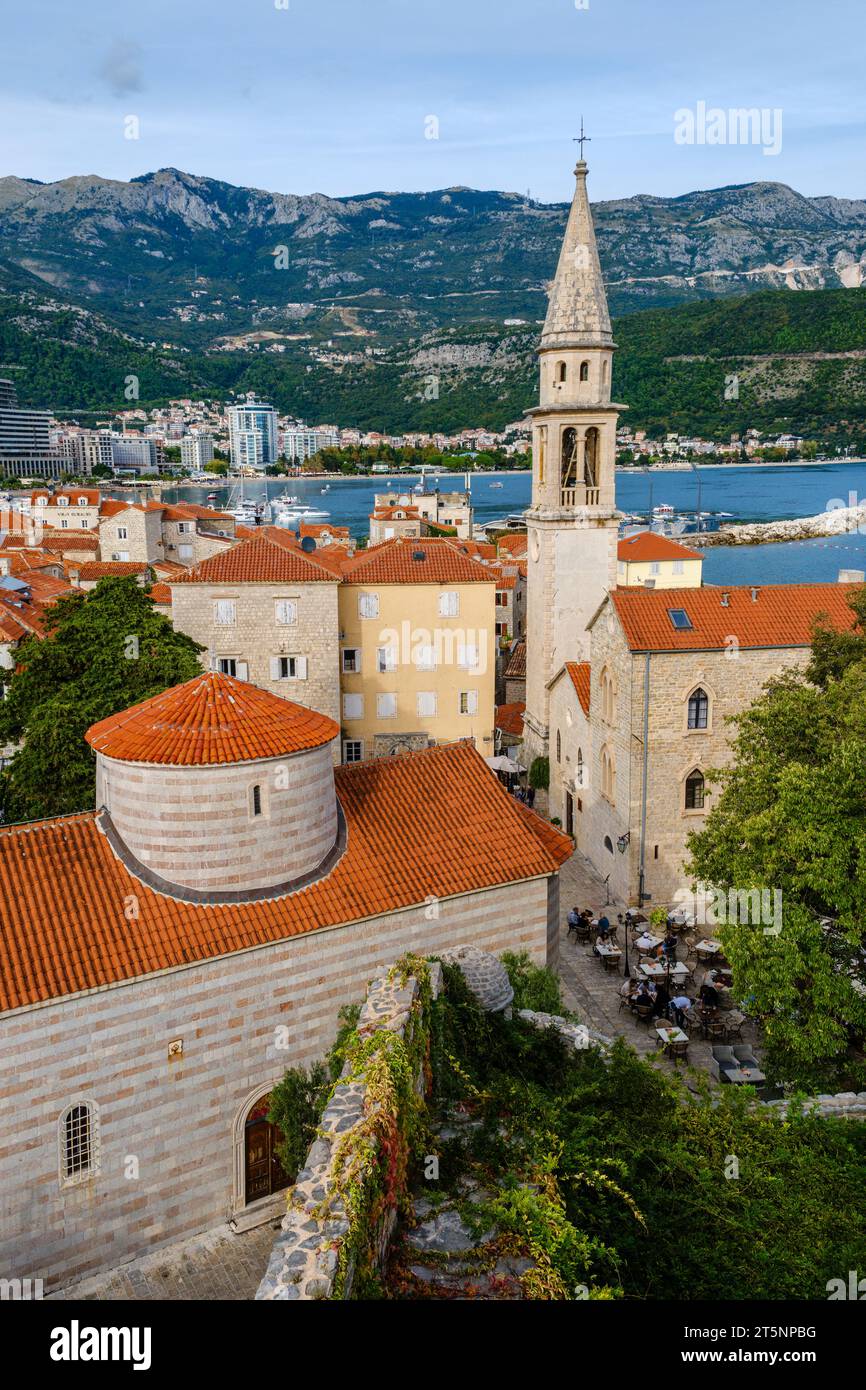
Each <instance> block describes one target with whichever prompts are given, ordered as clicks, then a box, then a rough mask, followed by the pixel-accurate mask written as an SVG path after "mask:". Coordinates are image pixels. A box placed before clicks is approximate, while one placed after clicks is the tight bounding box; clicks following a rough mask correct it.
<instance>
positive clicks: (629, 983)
mask: <svg viewBox="0 0 866 1390" xmlns="http://www.w3.org/2000/svg"><path fill="white" fill-rule="evenodd" d="M637 987H638V983H637V980H631V979H629V980H623V982H622V984H621V985H620V987H619V992H620V994H621V995H622V997H623V999H631V997H632V995H633V994H634V993H635V991H636V990H637Z"/></svg>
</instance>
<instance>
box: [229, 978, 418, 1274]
mask: <svg viewBox="0 0 866 1390" xmlns="http://www.w3.org/2000/svg"><path fill="white" fill-rule="evenodd" d="M429 969H430V984H431V992H432V997H433V998H434V999H435V998H436V997H437V996H438V993H439V987H440V981H441V975H442V967H441V966H439V965H437V964H431V965H430V967H429ZM419 1000H420V987H419V983H418V980H417V979H415V978H414V977H412V976H410V977H409V978H408V979H407V980H406V981H405V984H401V982H400V980H399V979H398V978H392V974H391V973H389V974H388V975H385V976H383V977H381V978H379V979H377V980H373V982H372V983H371V985H370V986H369V988H368V990H367V999H366V1002H365V1004H364V1006H363V1008H362V1010H361V1014H360V1017H359V1019H358V1028H357V1031H358V1036H359V1038H362V1039H366V1038H370V1037H372V1036H373V1035H374V1034H375V1033H377V1032H379V1031H380V1030H381V1029H387V1030H388V1032H389V1033H393V1034H396V1036H397V1037H399V1038H401V1039H404V1040H406V1041H409V1040H410V1039H411V1038H412V1036H413V1034H414V1030H415V1029H417V1028H418V1027H419V1026H421V1025H423V1022H424V1020H423V1019H422V1018H421V1017H420V1013H419V1011H418V1009H417V1008H416V1007H415V1006H416V1004H417V1003H418V1002H419ZM424 1086H425V1076H424V1068H423V1065H422V1066H421V1067H420V1068H419V1070H418V1073H417V1074H416V1076H415V1078H414V1087H415V1092H416V1094H417V1095H422V1094H423V1093H424ZM371 1103H372V1102H371V1100H370V1097H369V1096H368V1091H367V1084H366V1079H365V1077H364V1076H363V1075H360V1076H356V1077H352V1076H351V1073H350V1068H349V1064H348V1063H347V1064H346V1066H345V1067H344V1068H343V1076H342V1078H341V1080H340V1081H339V1082H338V1083H337V1085H336V1087H335V1088H334V1091H333V1094H332V1096H331V1099H330V1100H329V1102H328V1104H327V1106H326V1107H325V1110H324V1113H323V1114H322V1117H321V1119H320V1121H319V1126H318V1130H319V1133H318V1138H317V1139H316V1140H315V1142H314V1143H313V1144H312V1146H311V1148H310V1151H309V1153H308V1154H307V1159H306V1162H305V1164H304V1167H303V1168H302V1169H301V1171H300V1172H299V1173H298V1175H297V1178H296V1180H295V1185H294V1187H293V1188H292V1189H291V1193H290V1196H289V1210H288V1212H287V1214H286V1216H285V1217H284V1218H283V1222H282V1229H281V1231H280V1234H279V1236H278V1237H277V1239H276V1241H275V1242H274V1248H273V1251H272V1252H271V1258H270V1261H269V1263H268V1268H267V1271H266V1273H265V1276H264V1278H263V1279H262V1282H261V1284H260V1285H259V1289H258V1293H257V1294H256V1298H257V1299H267V1300H276V1299H279V1300H299V1301H305V1300H309V1299H314V1298H334V1297H338V1298H343V1299H346V1298H348V1297H349V1296H350V1294H351V1291H352V1281H353V1277H354V1273H355V1270H354V1268H353V1267H352V1266H351V1265H350V1266H349V1267H348V1268H347V1269H346V1271H345V1274H344V1277H343V1279H342V1280H341V1281H340V1282H339V1284H338V1282H337V1272H338V1254H337V1251H338V1249H339V1246H340V1244H341V1242H342V1241H343V1240H345V1239H346V1237H347V1236H348V1235H349V1233H350V1227H349V1217H348V1214H347V1212H346V1208H345V1204H344V1202H343V1200H342V1198H341V1197H340V1195H339V1191H338V1180H339V1178H340V1176H342V1175H343V1173H344V1172H345V1169H346V1166H347V1159H346V1156H345V1155H346V1146H347V1145H350V1144H351V1138H352V1135H353V1132H354V1133H355V1134H356V1135H358V1139H359V1140H360V1142H361V1143H362V1144H365V1145H369V1166H367V1167H365V1168H364V1170H363V1172H364V1179H363V1180H364V1181H366V1182H367V1183H368V1184H372V1183H373V1182H374V1181H375V1180H376V1177H377V1175H378V1163H377V1155H376V1152H375V1148H374V1147H373V1146H372V1144H370V1141H369V1140H368V1139H366V1138H364V1137H363V1133H362V1131H360V1126H361V1124H362V1122H363V1120H364V1117H365V1115H366V1113H367V1110H368V1107H369V1105H370V1104H371ZM395 1119H398V1117H395ZM359 1195H360V1199H361V1202H362V1204H363V1194H359ZM396 1219H397V1209H396V1206H395V1205H388V1206H386V1208H385V1210H384V1212H383V1213H382V1215H381V1218H380V1222H379V1226H378V1229H377V1230H376V1232H375V1244H376V1257H377V1258H376V1261H375V1263H376V1266H377V1267H378V1268H381V1267H382V1265H383V1264H384V1259H385V1256H386V1254H387V1249H388V1242H389V1240H390V1237H391V1234H392V1232H393V1229H394V1225H395V1222H396Z"/></svg>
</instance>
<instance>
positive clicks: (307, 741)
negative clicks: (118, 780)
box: [85, 671, 340, 767]
mask: <svg viewBox="0 0 866 1390" xmlns="http://www.w3.org/2000/svg"><path fill="white" fill-rule="evenodd" d="M339 732H340V730H339V727H338V725H337V724H335V723H334V721H333V719H329V718H328V717H327V715H324V714H318V713H317V712H316V711H315V710H311V709H307V708H305V706H304V705H296V704H294V702H293V701H292V700H283V699H282V698H281V697H280V696H279V695H271V694H270V692H269V691H267V690H261V689H260V688H259V687H258V686H257V685H250V684H249V682H247V681H239V680H235V678H234V677H233V676H224V675H222V674H220V673H219V672H216V671H210V672H208V673H206V674H204V675H201V676H194V677H193V679H192V680H190V681H186V683H185V684H184V685H174V686H172V687H171V689H170V690H163V691H161V693H160V694H159V695H154V696H152V697H151V699H149V700H143V701H142V702H141V704H139V705H133V706H132V707H131V709H126V710H122V711H121V712H120V714H112V715H110V716H109V718H108V719H101V720H100V721H99V723H98V724H93V725H92V726H91V727H90V728H89V729H88V730H87V733H86V734H85V738H86V739H87V742H88V743H89V744H90V746H91V748H93V749H94V750H95V751H96V752H97V753H104V754H105V756H106V757H108V758H122V759H124V760H126V761H130V762H139V763H163V764H170V765H171V766H172V767H203V766H210V765H213V764H216V763H218V764H225V763H240V762H250V761H254V760H256V759H257V758H273V757H280V756H282V755H283V754H288V753H300V752H302V751H303V750H304V749H307V748H319V747H320V746H321V745H322V744H325V743H330V741H331V739H333V738H336V737H337V734H338V733H339Z"/></svg>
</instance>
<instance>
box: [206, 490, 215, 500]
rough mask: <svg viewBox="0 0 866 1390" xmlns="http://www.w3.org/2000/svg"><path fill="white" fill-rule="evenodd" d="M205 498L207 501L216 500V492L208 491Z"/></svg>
mask: <svg viewBox="0 0 866 1390" xmlns="http://www.w3.org/2000/svg"><path fill="white" fill-rule="evenodd" d="M206 500H207V501H208V502H216V501H217V500H218V494H217V493H216V492H209V493H208V495H207V499H206Z"/></svg>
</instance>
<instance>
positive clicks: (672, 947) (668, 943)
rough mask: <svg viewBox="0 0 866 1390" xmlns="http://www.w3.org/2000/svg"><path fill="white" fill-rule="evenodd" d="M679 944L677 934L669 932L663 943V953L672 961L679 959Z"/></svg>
mask: <svg viewBox="0 0 866 1390" xmlns="http://www.w3.org/2000/svg"><path fill="white" fill-rule="evenodd" d="M677 944H678V943H677V935H676V932H672V931H669V932H668V934H667V936H666V937H665V939H664V941H663V942H662V951H663V952H664V954H665V955H666V956H667V957H668V958H669V959H670V960H676V958H677Z"/></svg>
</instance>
